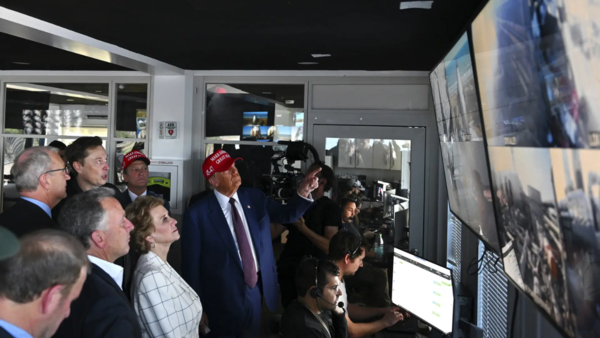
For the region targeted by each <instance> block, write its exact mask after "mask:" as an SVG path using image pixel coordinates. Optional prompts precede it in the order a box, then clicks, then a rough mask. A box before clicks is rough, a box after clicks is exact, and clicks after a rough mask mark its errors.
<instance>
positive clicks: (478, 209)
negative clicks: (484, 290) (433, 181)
mask: <svg viewBox="0 0 600 338" xmlns="http://www.w3.org/2000/svg"><path fill="white" fill-rule="evenodd" d="M430 80H431V91H432V93H433V99H434V100H433V101H434V107H435V115H436V121H437V125H438V134H439V138H440V146H441V152H442V161H443V164H444V173H445V176H446V187H447V188H448V201H449V204H450V210H451V211H452V213H454V214H455V215H456V216H457V217H458V218H459V219H460V220H461V221H462V222H463V223H464V224H465V225H466V226H467V227H468V228H469V229H471V231H473V232H474V233H475V234H476V235H477V236H478V237H479V238H480V239H481V240H483V241H484V242H485V243H486V244H487V245H488V246H489V247H490V248H491V249H492V250H494V251H496V252H500V245H499V244H498V234H497V230H496V221H495V219H494V209H493V205H492V190H491V186H490V182H489V169H488V165H487V159H486V156H485V145H484V142H483V131H482V127H481V117H480V113H479V105H478V103H477V93H476V88H475V79H474V77H473V67H472V64H471V51H470V48H469V40H468V36H467V33H465V34H463V36H462V37H461V38H460V39H459V40H458V42H457V43H456V45H454V48H452V50H450V52H449V53H448V54H447V55H446V57H445V58H444V60H442V61H441V62H440V64H439V65H438V66H437V67H436V68H435V69H434V70H433V71H432V72H431V74H430Z"/></svg>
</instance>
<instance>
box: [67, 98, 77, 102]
mask: <svg viewBox="0 0 600 338" xmlns="http://www.w3.org/2000/svg"><path fill="white" fill-rule="evenodd" d="M67 101H69V102H73V101H75V100H73V99H67Z"/></svg>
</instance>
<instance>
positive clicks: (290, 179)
mask: <svg viewBox="0 0 600 338" xmlns="http://www.w3.org/2000/svg"><path fill="white" fill-rule="evenodd" d="M278 143H279V145H280V146H287V147H286V148H284V149H285V150H283V151H281V152H280V153H278V154H276V155H275V156H273V158H272V159H271V164H272V165H273V173H272V174H271V175H263V177H262V178H261V179H260V180H259V182H258V187H257V188H259V189H261V190H262V191H263V192H264V193H265V194H266V195H267V196H268V197H271V198H273V199H276V200H283V201H286V200H288V199H289V198H290V197H292V196H293V195H294V192H296V191H297V190H298V186H299V185H300V183H301V182H302V180H303V179H304V174H302V173H301V172H300V168H296V167H294V166H293V164H294V163H295V162H297V161H302V162H306V160H308V158H309V156H308V153H309V152H310V153H311V154H312V156H313V158H314V159H315V162H318V161H319V154H318V153H317V150H316V149H315V148H314V147H313V146H312V145H310V144H308V143H306V142H302V141H298V142H291V141H279V142H278ZM274 148H275V147H274ZM282 148H283V147H282Z"/></svg>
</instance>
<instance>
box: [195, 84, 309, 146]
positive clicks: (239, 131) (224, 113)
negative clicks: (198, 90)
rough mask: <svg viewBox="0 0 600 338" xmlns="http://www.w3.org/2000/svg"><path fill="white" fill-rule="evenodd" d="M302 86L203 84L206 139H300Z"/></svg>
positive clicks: (302, 117)
mask: <svg viewBox="0 0 600 338" xmlns="http://www.w3.org/2000/svg"><path fill="white" fill-rule="evenodd" d="M303 126H304V85H280V84H207V85H206V139H207V140H229V141H240V140H242V141H258V142H261V141H262V142H265V141H272V142H277V141H302V140H303V138H304V137H303V133H304V130H303Z"/></svg>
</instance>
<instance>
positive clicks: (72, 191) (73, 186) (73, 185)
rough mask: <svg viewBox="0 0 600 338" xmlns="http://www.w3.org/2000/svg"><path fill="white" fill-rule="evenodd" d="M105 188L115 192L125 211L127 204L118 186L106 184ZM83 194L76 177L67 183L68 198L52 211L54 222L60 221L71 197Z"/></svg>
mask: <svg viewBox="0 0 600 338" xmlns="http://www.w3.org/2000/svg"><path fill="white" fill-rule="evenodd" d="M103 187H105V188H110V189H112V190H114V191H115V198H116V199H117V200H118V201H119V203H121V206H122V207H123V209H125V207H126V204H125V201H124V200H123V194H122V193H121V190H119V188H117V186H116V185H114V184H110V183H106V184H105V185H103ZM82 192H83V190H81V188H80V187H79V184H78V183H77V177H76V176H75V177H72V178H71V179H70V180H68V181H67V198H65V199H63V200H62V201H60V203H58V205H57V206H55V207H54V209H52V218H53V219H54V221H58V214H59V213H60V210H61V209H62V207H63V206H64V205H65V203H67V201H68V200H69V199H71V197H73V196H75V195H77V194H80V193H82Z"/></svg>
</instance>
